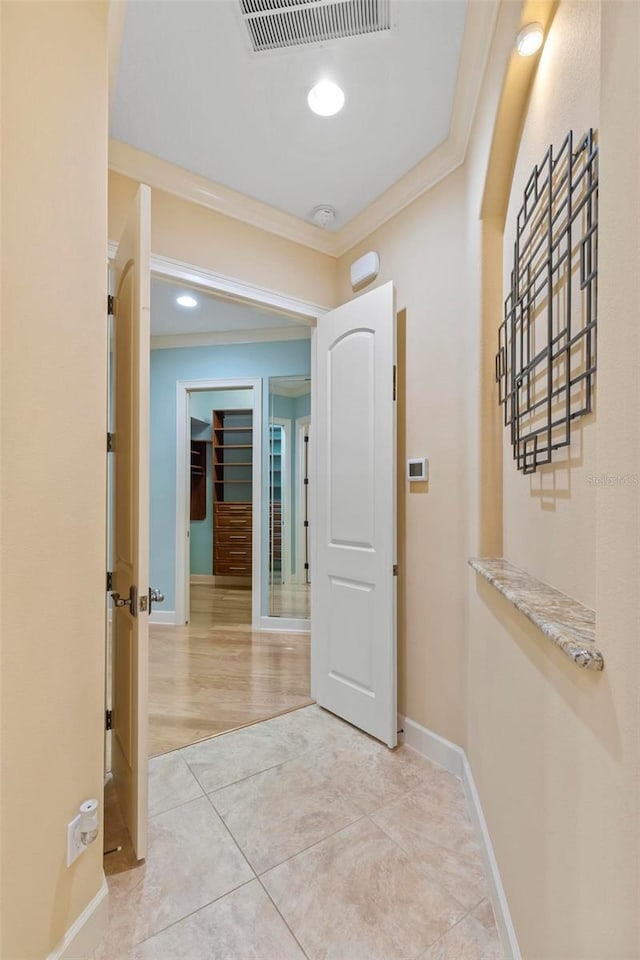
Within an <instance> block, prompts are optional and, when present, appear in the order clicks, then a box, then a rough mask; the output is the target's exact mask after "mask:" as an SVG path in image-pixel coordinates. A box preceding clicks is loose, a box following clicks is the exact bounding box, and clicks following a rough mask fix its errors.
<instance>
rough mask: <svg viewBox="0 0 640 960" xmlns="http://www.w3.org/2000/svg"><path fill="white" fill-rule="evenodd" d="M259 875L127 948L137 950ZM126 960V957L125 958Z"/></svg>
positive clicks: (253, 879) (245, 885)
mask: <svg viewBox="0 0 640 960" xmlns="http://www.w3.org/2000/svg"><path fill="white" fill-rule="evenodd" d="M257 879H258V877H256V876H255V875H254V876H253V877H250V878H249V879H248V880H243V881H242V883H239V884H238V885H237V886H236V887H232V888H231V890H227V891H226V893H221V894H220V896H219V897H214V898H213V900H209V902H208V903H203V904H202V906H201V907H196V909H195V910H191V911H190V912H189V913H185V915H184V916H183V917H178V919H177V920H172V921H171V923H168V924H167V925H166V927H161V928H160V929H159V930H154V932H153V933H150V934H149V936H148V937H143V939H142V940H137V941H136V942H135V943H134V944H132V945H131V947H129V948H127V949H128V952H129V953H131V951H132V950H135V949H136V948H137V947H139V946H140V945H141V944H143V943H148V942H149V940H153V938H154V937H157V936H159V935H160V934H161V933H166V931H167V930H170V929H171V927H176V926H177V925H178V924H179V923H182V922H183V921H184V920H189V918H190V917H195V915H196V913H200V912H201V911H202V910H206V909H207V907H211V906H213V904H214V903H218V901H219V900H224V898H225V897H228V896H230V895H231V894H232V893H235V892H236V891H237V890H242V888H243V887H248V886H249V884H250V883H253V882H254V881H255V880H257ZM125 960H126V958H125Z"/></svg>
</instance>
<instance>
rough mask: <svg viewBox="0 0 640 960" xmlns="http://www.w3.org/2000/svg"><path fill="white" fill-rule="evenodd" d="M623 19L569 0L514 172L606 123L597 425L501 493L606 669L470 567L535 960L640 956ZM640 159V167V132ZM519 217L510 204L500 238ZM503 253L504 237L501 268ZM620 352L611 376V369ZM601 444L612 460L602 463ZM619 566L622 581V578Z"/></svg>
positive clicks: (477, 719)
mask: <svg viewBox="0 0 640 960" xmlns="http://www.w3.org/2000/svg"><path fill="white" fill-rule="evenodd" d="M630 14H631V6H630V5H626V4H619V3H616V2H611V3H604V4H603V5H602V9H601V8H600V5H599V4H596V3H584V2H565V3H561V4H560V6H559V9H558V12H557V14H556V17H555V20H554V22H553V26H552V29H551V33H550V36H549V39H548V41H547V44H546V46H545V50H544V53H543V55H542V57H541V62H540V68H539V70H538V73H537V76H536V80H535V84H534V87H533V90H532V94H531V100H530V105H529V110H528V113H527V119H526V123H525V127H524V131H523V137H522V143H521V148H520V153H519V157H518V162H517V164H516V169H515V175H514V180H513V193H514V201H515V202H516V203H517V200H515V197H516V196H517V194H518V193H519V192H521V189H522V183H523V179H524V177H525V176H526V170H527V168H530V167H531V166H532V164H533V162H535V157H536V156H539V155H540V153H541V150H542V152H544V149H545V147H546V145H548V144H549V143H550V142H551V141H554V142H556V143H557V142H559V141H560V140H562V139H563V138H564V136H565V134H566V132H567V131H568V129H569V127H572V128H573V129H574V130H575V132H576V133H577V134H581V133H582V132H583V131H584V129H585V127H587V126H589V125H593V126H595V127H596V128H599V135H600V145H601V151H602V164H601V191H600V199H601V206H600V211H601V212H600V216H601V224H602V229H601V234H600V245H599V249H600V298H599V316H600V321H601V322H600V325H599V331H598V351H599V371H598V380H597V390H596V397H597V401H596V402H597V410H598V422H597V424H596V421H595V417H591V418H588V419H585V421H583V427H582V429H581V430H579V431H576V433H575V436H576V441H575V442H574V444H572V460H573V461H574V462H572V463H571V465H570V467H568V466H567V464H566V463H565V464H561V465H560V466H558V467H556V468H552V469H549V468H547V469H545V470H544V471H542V473H541V475H540V479H539V480H537V481H535V482H534V483H533V484H531V486H530V485H529V482H528V480H525V479H524V478H522V477H521V476H518V475H517V472H516V470H515V468H514V465H513V463H512V461H511V456H510V450H509V451H507V450H506V449H505V456H504V467H503V487H504V501H503V503H504V553H505V555H506V556H508V557H509V558H511V559H513V560H514V561H516V562H517V563H520V564H521V565H522V566H523V567H525V568H526V569H529V570H530V571H531V572H532V573H534V574H537V575H538V576H540V577H543V578H544V579H547V580H549V581H550V582H551V583H553V584H554V585H556V586H558V587H559V588H560V589H564V590H565V591H567V592H569V593H571V594H573V595H574V596H577V597H578V598H579V599H581V600H584V601H585V602H588V603H590V604H591V605H595V606H596V609H597V621H598V628H597V629H598V637H599V640H600V643H601V645H602V649H603V652H604V656H605V661H606V667H605V671H604V673H603V674H601V675H595V674H588V673H584V672H581V671H580V670H578V669H577V668H576V667H575V666H574V665H573V664H572V663H571V662H570V661H569V660H567V659H566V658H565V657H564V655H562V654H561V653H560V652H559V651H558V650H556V649H555V648H554V647H552V646H551V645H550V644H549V643H548V642H547V641H546V640H545V638H544V637H543V636H542V635H541V634H540V633H539V631H537V630H535V629H534V628H533V627H532V626H531V625H530V624H528V622H527V621H525V620H524V619H523V618H522V617H521V616H520V615H519V614H517V613H516V612H515V611H514V610H513V608H512V607H510V605H509V604H508V603H507V602H506V601H504V600H503V599H502V598H501V597H499V596H497V595H496V594H495V592H494V591H492V590H491V588H490V587H489V586H488V585H486V584H484V583H481V582H477V581H476V579H475V577H474V576H473V575H472V574H470V575H469V584H470V595H469V604H470V605H469V632H468V637H469V669H468V677H469V695H468V735H467V745H468V746H467V749H468V753H469V757H470V761H471V765H472V768H473V771H474V775H475V778H476V781H477V784H478V787H479V790H480V795H481V797H482V802H483V806H484V811H485V814H486V816H487V820H488V823H489V829H490V831H491V836H492V839H493V843H494V847H495V850H496V854H497V858H498V862H499V864H500V869H501V872H502V878H503V881H504V883H505V887H506V891H507V896H508V899H509V904H510V908H511V912H512V917H513V920H514V923H515V927H516V931H517V934H518V937H519V940H520V944H521V947H522V950H523V955H524V956H525V957H526V958H528V960H586V958H589V960H627V958H629V960H630V958H633V957H636V956H638V955H639V945H638V941H637V928H636V923H637V916H638V910H637V895H638V887H637V855H638V847H637V842H638V835H637V820H636V815H635V814H634V813H633V808H634V804H635V803H636V799H637V797H635V795H634V789H633V783H634V780H635V778H636V776H637V772H638V755H637V737H636V730H637V724H638V712H637V701H634V699H633V691H634V690H635V689H636V688H637V679H638V674H637V653H636V650H637V635H638V631H637V616H638V587H637V583H638V577H637V574H638V569H637V568H638V558H637V552H638V539H639V527H638V516H637V492H635V493H634V492H630V491H629V490H625V489H619V490H618V491H617V492H616V491H614V492H611V491H609V496H608V500H607V506H608V507H609V508H610V509H611V508H612V506H613V505H615V506H614V513H615V515H616V517H617V520H618V523H617V532H618V537H617V547H618V553H617V554H615V551H614V549H613V547H612V544H611V543H610V541H609V546H608V552H607V551H606V550H603V548H602V544H603V542H607V539H608V533H609V530H610V528H609V527H608V524H604V523H602V521H601V519H600V518H601V513H602V508H601V504H600V500H601V494H600V491H598V490H597V488H596V486H594V485H592V484H590V483H589V482H588V479H587V478H588V476H589V475H591V474H593V475H595V474H599V473H602V472H614V471H615V470H616V467H617V466H619V465H620V464H621V460H620V457H621V455H622V457H623V459H625V458H626V462H627V464H629V462H633V463H635V467H634V468H633V469H635V470H636V471H637V470H638V463H637V451H638V436H637V428H636V414H635V412H634V410H633V406H632V397H635V402H636V404H637V373H635V372H634V373H633V378H632V371H631V367H633V370H634V371H637V369H638V362H639V359H640V358H639V357H638V350H637V334H636V333H635V330H633V335H631V329H630V324H629V329H626V328H625V327H624V325H623V324H620V323H618V322H616V323H615V326H614V325H612V323H611V317H612V314H611V312H610V308H608V306H607V303H608V298H609V299H610V296H611V294H610V293H609V294H607V290H608V289H609V290H610V291H611V290H620V289H621V288H622V289H624V288H625V287H626V288H627V296H626V298H624V297H623V300H624V299H626V300H627V301H630V300H631V297H632V291H631V289H630V286H631V284H632V283H633V282H637V281H635V280H633V279H632V274H631V273H630V272H628V271H626V272H625V271H624V270H623V269H622V265H621V263H620V261H619V259H618V251H617V250H616V249H615V243H617V244H620V245H624V244H626V245H627V246H628V245H630V244H631V245H634V246H635V249H636V251H637V243H638V238H637V221H636V224H635V227H634V228H632V227H631V225H630V223H629V222H627V224H626V231H625V229H624V228H621V229H620V230H619V232H618V235H617V237H615V238H614V237H613V236H612V235H611V234H607V230H606V224H607V221H608V220H611V219H613V220H617V219H618V216H619V214H618V212H617V211H615V209H614V203H619V202H620V199H621V197H618V196H616V190H618V191H620V193H624V192H628V191H629V190H631V188H632V178H631V176H629V174H628V173H627V178H626V181H624V180H621V176H620V173H619V172H618V170H617V169H616V167H617V164H618V163H619V162H620V160H621V159H622V153H626V150H623V151H622V153H621V154H620V158H619V159H618V154H617V153H616V147H617V144H615V142H614V140H613V139H612V136H611V134H612V132H613V131H617V129H618V127H619V126H624V125H625V123H624V121H623V119H622V118H623V117H625V115H627V116H628V115H629V113H630V112H632V111H630V110H629V103H628V98H629V96H630V89H631V90H633V91H635V97H636V116H637V115H638V114H637V96H638V87H637V82H638V80H637V65H636V63H635V55H632V54H631V49H634V48H633V43H630V42H628V43H627V45H626V49H625V47H624V45H622V46H620V41H621V39H622V38H623V37H624V36H625V34H626V33H627V31H628V30H629V27H628V26H627V25H625V24H624V22H623V21H624V20H625V19H628V18H630ZM601 17H602V20H603V24H605V23H606V24H608V26H607V30H608V31H610V32H611V33H612V34H614V35H615V38H616V39H615V44H616V45H618V49H617V51H616V54H615V56H612V49H613V47H614V41H613V39H612V40H611V41H609V42H608V43H607V44H605V42H604V36H605V33H604V30H603V34H602V36H603V39H602V42H601V39H600V34H601V30H600V19H601ZM631 37H633V33H632V34H631ZM635 40H636V43H637V33H636V38H635ZM605 82H606V83H608V84H609V88H608V91H607V92H606V93H605ZM601 84H602V90H600V86H601ZM625 100H627V103H625ZM618 136H619V135H618ZM627 149H628V147H627ZM635 156H636V163H637V142H636V153H635ZM614 158H615V159H614ZM622 183H623V184H624V186H622V185H621V184H622ZM635 188H636V190H637V178H636V181H635ZM630 199H631V197H630V196H629V200H630ZM512 214H513V204H512V208H511V210H510V213H509V216H508V219H507V231H506V233H507V237H508V236H509V232H510V226H509V221H510V219H511V217H512ZM634 229H635V231H636V233H635V237H634V233H633V230H634ZM507 249H508V244H507V243H505V266H508V263H509V256H508V254H507ZM635 297H636V298H637V293H635ZM621 353H622V354H623V355H624V356H625V357H626V358H627V359H628V358H629V357H633V360H629V359H628V363H629V368H628V369H625V366H624V364H623V365H622V366H620V354H621ZM614 357H615V363H616V364H618V366H619V374H620V380H619V382H618V383H615V382H614V381H615V377H613V376H612V375H611V372H610V371H609V364H610V363H611V361H612V359H613V358H614ZM608 358H611V359H608ZM630 388H632V389H630ZM621 394H622V395H626V397H627V401H626V402H625V401H623V400H622V399H621ZM607 447H609V449H610V450H611V451H612V452H611V456H610V459H609V458H606V459H605V458H603V450H604V449H605V448H607ZM607 461H608V462H607ZM540 483H542V484H544V485H545V486H546V487H547V489H549V488H552V487H553V485H554V484H555V485H556V488H557V489H558V490H559V491H560V495H559V496H556V497H550V498H549V500H548V501H547V502H546V504H545V503H544V502H543V501H541V498H540V496H539V494H538V490H537V488H538V487H539V485H540ZM605 499H606V498H605ZM545 507H547V508H548V509H545ZM621 514H624V520H623V519H622V516H621ZM596 530H597V531H598V536H596ZM622 557H624V561H623V562H621V558H622ZM621 575H622V577H623V582H624V583H625V586H626V589H625V590H621V589H620V587H619V585H618V584H619V578H620V576H621ZM634 576H635V580H634ZM604 583H606V584H607V585H608V589H607V591H605V590H603V589H602V587H601V584H604ZM596 584H597V585H598V587H597V593H596ZM614 584H615V585H616V586H614ZM614 624H615V626H614V628H613V629H612V628H611V627H612V626H613V625H614Z"/></svg>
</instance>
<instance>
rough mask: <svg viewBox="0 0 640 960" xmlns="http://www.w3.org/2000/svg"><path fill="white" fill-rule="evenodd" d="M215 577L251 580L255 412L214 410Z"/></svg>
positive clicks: (212, 427)
mask: <svg viewBox="0 0 640 960" xmlns="http://www.w3.org/2000/svg"><path fill="white" fill-rule="evenodd" d="M211 433H212V437H211V439H212V444H213V448H212V449H213V484H212V485H213V509H214V545H213V572H214V575H215V576H232V577H247V578H251V570H252V546H251V544H252V502H253V411H252V410H213V412H212V417H211Z"/></svg>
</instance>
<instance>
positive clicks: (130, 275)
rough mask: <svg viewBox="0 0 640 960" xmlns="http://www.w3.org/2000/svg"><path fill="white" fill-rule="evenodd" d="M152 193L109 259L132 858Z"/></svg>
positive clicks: (123, 758) (140, 747)
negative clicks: (111, 260) (111, 264)
mask: <svg viewBox="0 0 640 960" xmlns="http://www.w3.org/2000/svg"><path fill="white" fill-rule="evenodd" d="M150 237H151V191H150V189H149V187H146V186H141V187H140V189H139V190H138V193H137V195H136V198H135V201H134V203H133V205H132V208H131V211H130V214H129V218H128V220H127V223H126V226H125V228H124V231H123V233H122V237H121V239H120V243H119V245H118V250H117V253H116V256H115V259H114V270H115V284H114V289H115V303H114V315H115V321H114V326H115V335H114V339H115V350H114V354H115V356H114V370H115V374H114V381H115V382H114V397H115V441H114V452H113V454H112V456H113V457H114V458H115V463H114V485H115V491H114V493H115V495H114V526H113V531H114V534H113V593H112V598H113V644H112V650H113V654H112V655H113V660H112V738H111V751H112V759H111V767H112V771H113V777H114V782H115V786H116V789H117V793H118V798H119V801H120V806H121V808H122V814H123V816H124V819H125V822H126V824H127V828H128V830H129V834H130V836H131V840H132V843H133V847H134V850H135V853H136V857H137V858H138V859H139V860H142V859H143V858H144V857H145V856H146V852H147V777H148V742H147V700H148V661H149V349H150V346H149V336H150V333H149V317H150V299H151V276H150V268H149V259H150Z"/></svg>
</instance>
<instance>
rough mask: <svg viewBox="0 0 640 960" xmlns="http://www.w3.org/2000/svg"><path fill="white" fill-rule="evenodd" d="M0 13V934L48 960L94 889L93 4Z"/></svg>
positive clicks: (98, 95) (97, 724)
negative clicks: (85, 839)
mask: <svg viewBox="0 0 640 960" xmlns="http://www.w3.org/2000/svg"><path fill="white" fill-rule="evenodd" d="M0 10H1V18H2V238H3V250H2V255H3V258H2V318H3V326H2V451H3V452H2V457H3V462H2V892H3V902H2V946H1V948H0V953H1V955H2V957H3V960H43V958H45V957H46V956H47V955H48V954H49V952H50V951H51V950H53V949H54V947H55V946H56V945H57V944H58V943H59V941H60V940H61V938H62V936H63V935H64V933H65V931H66V930H67V928H68V927H69V926H70V925H71V924H72V923H73V922H74V921H75V920H76V918H77V917H78V916H79V914H80V913H81V912H82V910H83V909H84V908H85V907H86V906H87V904H88V903H89V902H90V900H91V899H92V898H93V897H94V896H95V895H96V893H97V892H98V890H99V889H100V885H101V882H102V836H99V837H98V839H97V840H96V842H95V843H94V844H93V846H92V847H91V848H90V849H89V850H88V851H87V852H86V853H84V854H83V856H82V857H81V858H80V860H78V861H77V862H76V863H75V864H74V865H73V866H72V867H71V868H70V869H68V868H67V866H66V862H65V856H66V828H67V823H68V821H69V820H71V818H72V817H73V816H74V814H75V813H76V811H77V808H78V805H79V804H80V803H81V802H82V801H83V800H85V799H87V798H88V797H100V796H101V795H102V782H103V769H104V768H103V756H102V749H103V748H102V745H103V737H104V733H103V729H104V713H103V707H104V629H103V623H104V604H105V595H104V576H105V562H104V558H105V396H106V376H105V371H106V329H107V318H106V310H105V304H106V262H105V240H106V187H107V183H106V151H107V68H106V54H107V50H106V5H105V4H102V3H75V2H72V3H12V2H5V3H2V4H1V5H0Z"/></svg>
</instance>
